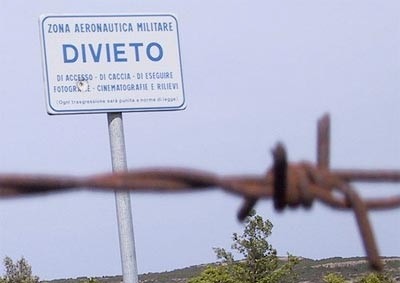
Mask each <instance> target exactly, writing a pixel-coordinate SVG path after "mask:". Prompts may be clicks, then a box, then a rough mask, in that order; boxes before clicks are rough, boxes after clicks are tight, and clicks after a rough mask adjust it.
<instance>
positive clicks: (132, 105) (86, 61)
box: [40, 14, 185, 114]
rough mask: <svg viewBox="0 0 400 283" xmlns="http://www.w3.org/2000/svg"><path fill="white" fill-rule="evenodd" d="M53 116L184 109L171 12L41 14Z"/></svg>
mask: <svg viewBox="0 0 400 283" xmlns="http://www.w3.org/2000/svg"><path fill="white" fill-rule="evenodd" d="M40 34H41V43H42V56H43V71H44V81H45V94H46V102H47V112H48V113H49V114H75V113H106V112H125V111H162V110H181V109H184V108H185V95H184V88H183V77H182V66H181V65H182V64H181V56H180V47H179V34H178V23H177V20H176V18H175V17H174V16H173V15H169V14H165V15H42V16H41V17H40Z"/></svg>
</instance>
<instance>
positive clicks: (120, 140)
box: [39, 14, 186, 283]
mask: <svg viewBox="0 0 400 283" xmlns="http://www.w3.org/2000/svg"><path fill="white" fill-rule="evenodd" d="M39 23H40V36H41V43H42V55H43V75H44V82H45V97H46V106H47V112H48V113H49V114H52V115H60V114H87V113H107V115H108V116H107V117H108V128H109V136H110V147H111V158H112V166H113V171H114V172H117V171H124V170H127V162H126V152H125V140H124V130H123V123H122V112H131V111H167V110H183V109H185V107H186V101H185V95H184V89H183V77H182V68H181V56H180V47H179V33H178V22H177V19H176V18H175V16H173V15H170V14H159V15H157V14H152V15H130V14H128V15H126V14H121V15H107V14H106V15H102V14H97V15H65V14H63V15H42V16H41V17H40V22H39ZM115 198H116V206H117V220H118V231H119V240H120V249H121V259H122V272H123V277H124V282H125V283H137V282H138V271H137V264H136V254H135V241H134V235H133V224H132V212H131V204H130V195H129V193H126V192H116V193H115Z"/></svg>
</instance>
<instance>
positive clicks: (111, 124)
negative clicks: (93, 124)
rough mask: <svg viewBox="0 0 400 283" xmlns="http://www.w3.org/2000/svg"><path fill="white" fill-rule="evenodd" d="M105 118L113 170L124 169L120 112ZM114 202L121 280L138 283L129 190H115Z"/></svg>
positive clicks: (124, 160) (123, 142) (122, 128)
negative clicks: (106, 119)
mask: <svg viewBox="0 0 400 283" xmlns="http://www.w3.org/2000/svg"><path fill="white" fill-rule="evenodd" d="M107 118H108V131H109V136H110V148H111V160H112V167H113V172H118V171H126V170H127V168H128V166H127V162H126V150H125V137H124V125H123V121H122V113H108V114H107ZM115 203H116V208H117V222H118V234H119V246H120V252H121V264H122V276H123V280H124V283H138V282H139V279H138V270H137V262H136V251H135V237H134V234H133V221H132V210H131V199H130V194H129V192H115Z"/></svg>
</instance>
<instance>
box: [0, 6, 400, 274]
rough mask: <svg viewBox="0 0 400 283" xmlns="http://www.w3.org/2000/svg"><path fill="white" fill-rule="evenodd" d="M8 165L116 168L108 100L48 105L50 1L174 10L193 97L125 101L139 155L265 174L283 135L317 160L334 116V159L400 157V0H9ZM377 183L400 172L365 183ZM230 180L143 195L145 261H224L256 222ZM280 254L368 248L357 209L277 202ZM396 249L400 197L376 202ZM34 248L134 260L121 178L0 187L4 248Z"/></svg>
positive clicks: (131, 154) (358, 161) (4, 88)
mask: <svg viewBox="0 0 400 283" xmlns="http://www.w3.org/2000/svg"><path fill="white" fill-rule="evenodd" d="M1 5H2V9H1V12H0V13H1V17H0V19H1V20H0V21H1V24H0V30H1V36H2V41H1V50H2V56H1V58H0V62H1V69H0V72H1V75H0V79H1V87H0V89H1V102H2V103H1V111H0V118H1V119H0V120H1V123H2V137H1V140H0V145H1V146H0V157H1V163H0V171H1V172H2V173H45V174H73V175H79V176H81V175H82V176H83V175H89V174H95V173H101V172H109V171H110V170H111V161H110V152H109V142H108V132H107V119H106V114H91V115H66V116H48V115H47V113H46V107H45V96H44V83H43V76H42V62H41V49H40V37H39V25H38V19H39V16H40V15H41V14H47V13H69V14H72V13H73V14H74V13H84V14H92V13H173V14H175V15H176V17H177V18H178V22H179V30H180V43H181V55H182V67H183V75H184V84H185V93H186V100H187V109H186V110H184V111H178V112H162V113H159V112H152V113H126V114H124V124H125V135H126V145H127V158H128V166H129V168H141V167H148V166H178V167H193V168H198V169H204V170H209V171H212V172H216V173H219V174H243V173H249V174H264V172H265V171H266V170H267V168H268V167H269V166H270V165H271V156H270V149H271V148H272V147H273V146H274V145H275V143H276V142H277V141H282V142H283V143H284V144H285V145H286V147H287V150H288V154H289V158H290V160H292V161H298V160H311V161H313V160H314V159H315V122H316V120H317V119H318V118H319V117H320V116H321V115H322V114H323V113H325V112H329V113H330V114H331V117H332V167H334V168H361V169H362V168H364V169H379V168H382V169H400V146H399V145H400V135H399V131H398V128H399V125H400V117H399V111H398V110H399V105H400V95H399V91H400V88H399V86H400V82H399V76H400V67H399V66H400V60H399V59H400V58H399V50H400V37H399V34H400V18H399V16H398V11H399V9H400V2H398V1H395V0H388V1H378V0H375V1H371V0H350V1H349V0H338V1H336V0H329V1H328V0H292V1H290V0H287V1H269V0H266V1H239V0H231V1H196V0H194V1H175V0H171V1H159V0H146V1H141V0H129V1H128V0H115V1H94V0H87V1H76V0H68V1H67V0H59V1H49V0H47V1H44V0H38V1H22V0H12V1H11V0H3V1H2V2H1ZM357 187H358V188H360V191H362V192H363V195H368V196H376V195H382V194H395V193H398V190H399V187H398V186H390V185H376V184H375V185H373V186H372V185H368V186H367V185H358V186H357ZM240 204H241V200H240V199H239V198H237V197H234V196H229V195H226V194H225V193H222V192H207V193H198V194H183V195H176V194H174V195H161V194H155V195H153V194H151V195H146V194H133V195H132V205H133V217H134V228H135V237H136V249H137V259H138V269H139V272H140V273H145V272H150V271H164V270H171V269H175V268H180V267H186V266H190V265H194V264H199V263H207V262H211V261H214V260H215V256H214V253H213V251H212V247H226V248H228V247H229V246H230V243H231V234H232V232H235V231H240V230H241V228H242V226H241V224H239V223H238V222H237V220H236V217H235V215H236V212H237V209H238V207H239V206H240ZM257 211H258V212H259V213H260V214H261V215H262V216H263V217H265V218H268V219H270V220H271V221H272V222H273V224H274V229H273V234H272V237H271V243H272V245H273V246H274V247H275V248H276V249H277V250H278V252H279V253H280V254H286V252H289V253H291V254H294V255H297V256H304V257H310V258H325V257H333V256H363V255H364V251H363V248H362V243H361V241H360V236H359V234H358V230H357V227H356V225H355V221H354V217H353V215H352V213H350V212H337V211H334V210H332V209H330V208H327V207H325V206H323V205H321V204H315V205H314V206H313V208H312V210H311V211H309V212H305V211H303V210H301V209H299V210H295V211H285V212H284V213H282V214H277V213H276V212H274V211H273V209H272V203H271V202H270V201H263V202H260V203H259V204H258V205H257ZM370 216H371V219H372V221H373V227H374V229H375V231H376V237H377V241H378V245H379V248H380V252H381V254H382V255H386V256H399V255H400V241H399V239H400V229H399V228H398V223H399V219H400V218H399V216H400V211H399V210H392V211H388V212H373V213H371V214H370ZM6 255H8V256H11V257H13V258H14V259H18V258H19V257H20V256H24V257H26V258H27V259H28V261H29V262H30V263H31V264H32V266H33V271H34V273H36V274H37V275H39V276H40V277H41V278H42V279H53V278H65V277H77V276H102V275H116V274H121V267H120V259H119V246H118V236H117V228H116V216H115V204H114V195H113V194H112V193H94V192H74V193H62V194H57V195H49V196H45V197H33V198H26V199H15V200H0V257H1V258H3V257H5V256H6Z"/></svg>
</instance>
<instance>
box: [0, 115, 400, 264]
mask: <svg viewBox="0 0 400 283" xmlns="http://www.w3.org/2000/svg"><path fill="white" fill-rule="evenodd" d="M317 132H318V136H317V164H316V165H313V164H312V163H311V162H298V163H294V162H288V160H287V153H286V149H285V147H284V145H283V144H281V143H278V144H277V145H276V147H275V148H274V149H273V150H272V154H273V160H274V164H273V166H272V167H271V168H270V169H269V170H268V172H267V173H266V175H264V176H219V175H217V174H214V173H211V172H206V171H200V170H193V169H180V168H153V169H142V170H134V171H128V172H118V173H110V174H100V175H94V176H88V177H74V176H45V175H13V174H7V175H4V174H3V175H1V174H0V198H3V199H6V198H15V197H22V196H28V195H38V194H44V193H55V192H61V191H71V190H77V189H92V190H103V191H116V190H125V191H131V192H157V193H167V192H177V193H179V192H193V191H202V190H213V189H218V188H219V189H222V190H224V191H226V192H228V193H232V194H236V195H239V196H241V197H243V198H244V203H243V205H242V207H241V208H240V209H239V212H238V218H239V219H240V220H244V219H245V218H246V216H247V215H248V214H249V213H250V211H251V210H252V209H253V207H254V206H255V205H256V203H257V201H258V200H260V199H272V200H273V203H274V207H275V209H276V210H277V211H282V210H283V209H284V208H286V207H291V208H295V207H299V206H302V207H305V208H310V207H311V206H312V204H313V202H314V201H315V200H318V201H320V202H322V203H324V204H326V205H328V206H330V207H332V208H335V209H341V210H346V209H347V210H353V211H354V215H355V217H356V220H357V224H358V227H359V230H360V234H361V238H362V241H363V244H364V248H365V251H366V255H367V257H368V260H369V264H370V266H371V267H372V268H373V269H375V270H382V268H383V265H382V262H381V260H380V256H379V252H378V248H377V245H376V242H375V238H374V233H373V231H372V227H371V225H370V222H369V219H368V214H367V213H368V210H373V209H393V208H398V207H400V195H395V196H391V197H382V198H373V199H362V198H361V197H360V196H359V194H358V193H357V192H356V190H355V189H354V188H353V187H352V186H351V183H352V182H394V183H396V182H400V170H399V171H397V170H333V169H332V170H331V169H330V168H329V156H330V140H329V136H330V118H329V116H328V115H324V116H323V117H322V118H321V119H320V120H319V121H318V131H317Z"/></svg>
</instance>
